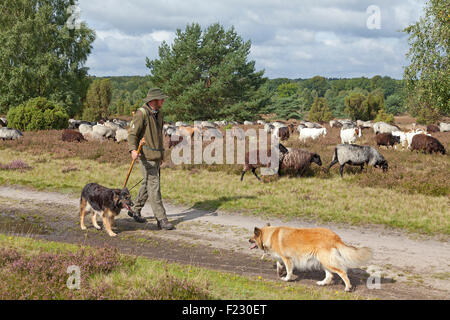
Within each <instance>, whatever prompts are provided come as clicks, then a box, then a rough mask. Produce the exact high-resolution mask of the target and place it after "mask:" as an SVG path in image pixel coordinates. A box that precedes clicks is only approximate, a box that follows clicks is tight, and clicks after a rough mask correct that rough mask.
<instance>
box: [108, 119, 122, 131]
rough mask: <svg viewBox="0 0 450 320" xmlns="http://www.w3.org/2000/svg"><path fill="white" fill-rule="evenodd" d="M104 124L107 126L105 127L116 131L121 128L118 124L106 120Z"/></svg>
mask: <svg viewBox="0 0 450 320" xmlns="http://www.w3.org/2000/svg"><path fill="white" fill-rule="evenodd" d="M104 126H105V127H107V128H110V129H111V130H113V131H114V132H116V131H117V130H118V129H120V128H121V127H120V126H119V125H118V124H116V123H114V122H110V121H106V122H105V124H104Z"/></svg>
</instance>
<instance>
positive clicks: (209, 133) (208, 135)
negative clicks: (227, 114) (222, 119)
mask: <svg viewBox="0 0 450 320" xmlns="http://www.w3.org/2000/svg"><path fill="white" fill-rule="evenodd" d="M203 138H204V139H206V140H209V139H212V138H214V139H215V138H219V139H222V138H223V135H222V132H221V131H220V130H219V129H216V128H209V127H204V128H203Z"/></svg>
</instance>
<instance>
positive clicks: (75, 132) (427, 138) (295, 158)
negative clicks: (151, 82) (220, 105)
mask: <svg viewBox="0 0 450 320" xmlns="http://www.w3.org/2000/svg"><path fill="white" fill-rule="evenodd" d="M242 124H243V125H244V126H250V125H260V126H263V127H264V132H266V133H267V134H270V135H276V136H278V138H279V139H280V141H285V140H287V139H289V137H290V136H291V135H292V134H293V133H294V132H295V131H297V132H298V134H299V135H298V138H299V140H300V142H302V143H304V142H306V141H307V140H316V139H318V138H319V137H324V136H326V135H327V133H328V132H327V129H326V128H325V127H324V126H323V125H321V124H318V123H315V122H309V121H297V122H296V123H295V124H294V123H292V122H290V123H285V122H282V121H275V122H270V123H266V122H265V121H263V120H258V121H257V122H251V121H245V122H244V123H238V122H235V121H225V120H224V121H215V122H210V121H198V122H195V123H194V125H190V124H188V123H184V122H181V121H179V122H176V123H166V124H164V128H163V131H164V135H165V136H166V137H167V138H169V148H171V147H173V146H175V145H176V144H177V143H180V142H181V141H182V140H183V137H185V136H191V137H193V136H194V135H195V134H198V135H202V136H203V138H204V139H211V138H214V137H223V134H222V132H221V131H220V130H219V129H220V128H223V127H224V126H228V128H230V127H231V130H232V132H231V134H232V135H233V136H235V137H236V138H237V139H239V140H243V139H245V133H244V131H243V130H242V128H241V127H240V125H242ZM128 125H129V123H128V122H126V121H124V120H118V119H114V120H112V121H109V120H107V121H100V122H88V121H82V120H74V119H70V120H69V124H68V129H65V130H63V132H62V137H61V138H62V140H63V141H69V142H73V141H79V142H81V141H85V140H90V141H92V140H94V141H100V140H106V139H114V140H115V141H117V142H121V141H126V140H127V138H128V131H127V127H128ZM6 126H7V120H6V119H5V118H0V139H3V140H13V139H18V138H20V137H22V136H23V135H22V133H21V132H20V131H19V130H16V129H11V128H7V127H6ZM329 126H330V127H331V128H334V127H339V128H340V139H341V144H339V145H338V146H336V148H335V150H334V155H333V159H332V162H331V164H330V165H329V168H331V167H332V166H333V165H334V164H336V163H338V162H339V164H340V170H339V171H340V174H341V176H342V172H343V168H344V166H345V165H346V164H349V165H355V166H360V167H361V169H362V168H363V167H364V164H366V165H372V166H374V167H380V168H382V169H383V170H384V171H385V170H387V169H388V163H387V161H386V160H385V159H384V157H383V156H382V155H381V154H380V152H379V151H378V150H377V149H376V148H374V147H371V146H359V145H356V144H355V143H356V141H357V139H358V138H361V137H362V129H368V128H371V129H373V131H374V133H375V135H376V136H375V142H376V145H377V146H386V147H395V148H397V145H398V146H400V147H401V148H402V149H410V150H419V151H424V152H427V153H433V152H440V153H442V154H445V148H444V146H443V145H442V144H441V143H440V142H439V141H438V140H437V139H436V138H434V137H432V136H431V134H430V132H437V131H440V132H449V131H450V123H444V122H442V123H440V126H439V127H438V126H436V125H431V126H428V127H427V130H423V129H412V130H410V131H408V132H404V131H402V130H400V129H399V128H398V127H397V126H395V125H390V124H388V123H384V122H376V123H372V122H371V121H360V120H358V121H351V120H348V119H346V120H331V121H330V122H329ZM279 148H280V155H281V156H280V163H279V168H280V170H281V169H287V170H291V171H295V172H297V173H298V174H299V175H302V174H303V173H304V171H305V170H306V169H307V168H308V167H309V166H310V164H311V163H316V164H317V165H319V166H321V165H322V161H321V159H320V156H319V155H318V154H316V153H313V152H309V151H308V150H304V149H294V148H285V147H284V146H283V145H282V144H281V143H280V145H279ZM269 151H270V150H269ZM245 159H246V160H245V161H246V162H245V165H244V168H243V171H242V175H241V180H242V179H243V177H244V174H245V172H247V171H249V170H251V171H252V172H253V173H254V175H255V176H256V177H257V178H258V179H259V177H258V176H257V174H256V172H255V170H256V168H258V167H261V166H263V164H261V163H255V164H250V163H249V159H248V154H247V155H246V157H245ZM258 161H259V160H258ZM264 165H267V164H264ZM278 173H280V171H279V172H278Z"/></svg>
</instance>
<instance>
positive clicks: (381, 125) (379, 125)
mask: <svg viewBox="0 0 450 320" xmlns="http://www.w3.org/2000/svg"><path fill="white" fill-rule="evenodd" d="M398 130H400V129H399V128H398V127H397V126H393V125H390V124H388V123H386V122H381V121H380V122H376V123H374V124H373V131H374V132H375V134H377V133H392V131H398Z"/></svg>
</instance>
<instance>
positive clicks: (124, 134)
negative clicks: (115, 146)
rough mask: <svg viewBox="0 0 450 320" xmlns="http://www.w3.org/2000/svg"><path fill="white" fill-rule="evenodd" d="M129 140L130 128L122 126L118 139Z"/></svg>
mask: <svg viewBox="0 0 450 320" xmlns="http://www.w3.org/2000/svg"><path fill="white" fill-rule="evenodd" d="M127 140H128V130H127V129H122V128H119V129H117V131H116V141H117V142H121V141H127Z"/></svg>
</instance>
